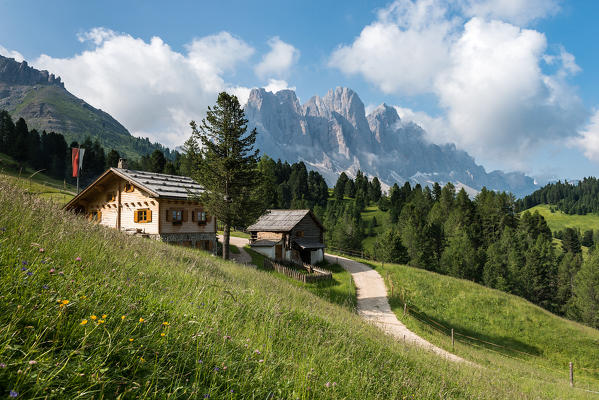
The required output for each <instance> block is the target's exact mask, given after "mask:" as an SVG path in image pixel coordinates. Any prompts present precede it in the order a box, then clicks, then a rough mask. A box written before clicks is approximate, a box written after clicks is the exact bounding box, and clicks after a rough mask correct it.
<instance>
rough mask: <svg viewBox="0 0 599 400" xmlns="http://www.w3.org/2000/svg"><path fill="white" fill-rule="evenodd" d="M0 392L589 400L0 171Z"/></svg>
mask: <svg viewBox="0 0 599 400" xmlns="http://www.w3.org/2000/svg"><path fill="white" fill-rule="evenodd" d="M0 268H1V271H2V272H1V274H0V298H1V301H0V396H4V397H8V396H16V397H18V398H27V399H42V398H44V399H47V398H48V399H51V398H104V397H106V398H120V399H123V398H161V399H162V398H170V399H176V398H209V397H210V398H219V399H221V398H222V399H245V398H252V399H254V398H255V399H258V398H269V399H275V398H277V399H278V398H280V399H288V398H289V399H332V398H335V399H338V398H341V399H356V398H368V399H391V398H393V399H403V398H406V399H438V398H444V399H450V398H472V399H505V398H518V399H528V398H530V399H538V398H551V399H554V398H586V396H587V395H588V393H586V392H583V391H580V390H578V389H570V388H569V387H567V386H564V385H563V384H562V382H561V381H557V380H556V381H555V382H544V381H542V380H539V379H537V378H535V377H534V376H518V375H515V374H510V373H507V372H505V371H503V370H501V369H496V368H494V367H493V366H490V367H486V368H480V367H472V366H469V365H462V364H459V365H458V364H452V363H449V362H447V361H444V360H443V359H440V358H438V357H436V356H434V355H433V354H431V353H429V352H427V351H424V350H420V349H418V348H412V347H406V346H405V345H403V344H402V343H398V342H395V341H394V340H392V339H391V338H390V337H388V336H386V335H384V334H382V333H381V332H380V331H379V330H378V329H376V328H374V327H373V326H370V325H369V324H367V323H365V322H363V321H362V320H361V319H360V318H359V317H358V316H357V315H356V314H355V313H353V312H351V311H350V310H348V308H347V307H340V306H338V305H337V304H333V303H331V302H329V301H327V300H325V299H323V298H321V297H319V296H317V295H315V294H313V293H310V291H308V290H305V288H302V287H298V285H296V284H293V283H291V282H288V281H287V280H285V279H280V278H279V277H277V276H275V275H273V274H271V273H267V272H264V271H260V270H254V269H250V268H247V267H243V266H239V265H236V264H234V263H231V262H224V261H222V260H220V259H217V258H215V257H213V256H211V255H209V254H207V253H203V252H200V251H198V250H194V249H188V248H182V247H173V246H169V245H167V244H164V243H159V242H154V241H150V240H147V239H142V238H136V237H128V236H125V235H123V234H121V233H119V232H117V231H115V230H112V229H109V228H106V227H102V226H98V225H94V224H92V223H90V222H88V221H86V220H85V219H84V218H81V217H77V216H75V215H71V214H66V213H63V212H62V211H61V210H60V209H59V207H58V205H56V204H52V203H51V202H48V201H46V200H43V199H41V198H39V197H37V196H31V195H29V194H27V192H26V191H24V190H23V189H22V188H19V187H16V186H14V185H13V184H11V183H10V182H8V180H7V179H6V178H4V177H2V178H0Z"/></svg>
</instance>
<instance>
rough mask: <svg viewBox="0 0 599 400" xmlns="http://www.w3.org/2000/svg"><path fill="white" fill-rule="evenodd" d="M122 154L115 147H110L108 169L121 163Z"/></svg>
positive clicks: (107, 160) (107, 157)
mask: <svg viewBox="0 0 599 400" xmlns="http://www.w3.org/2000/svg"><path fill="white" fill-rule="evenodd" d="M120 158H121V155H120V154H119V152H118V151H116V150H115V149H110V151H109V152H108V155H106V169H108V168H116V167H117V166H118V165H119V159H120Z"/></svg>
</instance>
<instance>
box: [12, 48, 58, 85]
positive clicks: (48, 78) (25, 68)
mask: <svg viewBox="0 0 599 400" xmlns="http://www.w3.org/2000/svg"><path fill="white" fill-rule="evenodd" d="M0 82H1V83H6V84H11V85H57V86H60V87H63V88H64V84H63V83H62V81H61V80H60V77H56V76H54V74H51V73H49V72H48V71H38V70H37V69H35V68H32V67H30V66H29V65H28V64H27V61H23V62H18V61H16V60H15V59H14V58H8V57H3V56H0Z"/></svg>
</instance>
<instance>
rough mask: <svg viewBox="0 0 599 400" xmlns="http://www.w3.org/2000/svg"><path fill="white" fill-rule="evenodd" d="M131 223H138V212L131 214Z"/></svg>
mask: <svg viewBox="0 0 599 400" xmlns="http://www.w3.org/2000/svg"><path fill="white" fill-rule="evenodd" d="M133 222H139V211H134V212H133Z"/></svg>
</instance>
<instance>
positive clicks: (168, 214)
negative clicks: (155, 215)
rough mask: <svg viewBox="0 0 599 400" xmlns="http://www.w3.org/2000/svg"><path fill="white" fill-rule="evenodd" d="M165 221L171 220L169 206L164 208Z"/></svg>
mask: <svg viewBox="0 0 599 400" xmlns="http://www.w3.org/2000/svg"><path fill="white" fill-rule="evenodd" d="M166 222H171V210H170V208H167V209H166Z"/></svg>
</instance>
